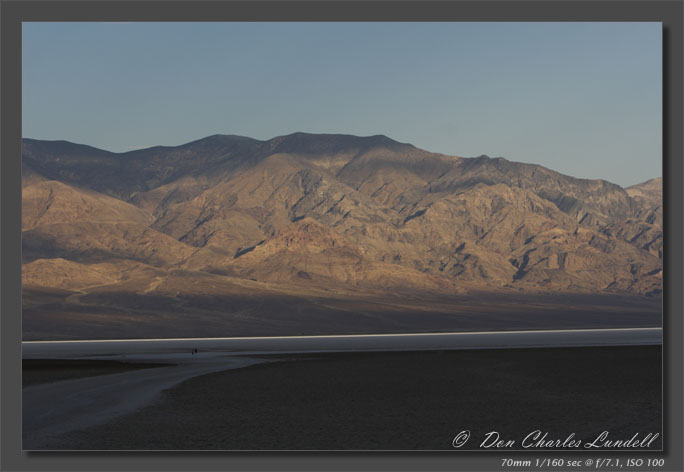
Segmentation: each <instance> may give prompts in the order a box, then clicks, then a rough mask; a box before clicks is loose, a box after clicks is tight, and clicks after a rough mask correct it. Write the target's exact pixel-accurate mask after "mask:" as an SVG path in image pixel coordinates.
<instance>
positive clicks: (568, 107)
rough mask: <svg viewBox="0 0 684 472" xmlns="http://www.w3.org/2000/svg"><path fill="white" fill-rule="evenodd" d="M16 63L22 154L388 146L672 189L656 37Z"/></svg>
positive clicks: (143, 51) (403, 28)
mask: <svg viewBox="0 0 684 472" xmlns="http://www.w3.org/2000/svg"><path fill="white" fill-rule="evenodd" d="M22 46H23V58H22V101H23V112H22V135H23V136H24V137H26V138H34V139H47V140H62V139H63V140H67V141H72V142H76V143H81V144H89V145H91V146H95V147H98V148H101V149H106V150H109V151H114V152H125V151H130V150H133V149H140V148H144V147H151V146H156V145H165V146H175V145H180V144H184V143H186V142H190V141H194V140H196V139H200V138H203V137H206V136H210V135H213V134H236V135H242V136H249V137H252V138H256V139H263V140H265V139H270V138H272V137H275V136H280V135H285V134H290V133H293V132H297V131H303V132H309V133H344V134H354V135H359V136H370V135H375V134H384V135H387V136H389V137H390V138H392V139H395V140H397V141H400V142H408V143H411V144H413V145H415V146H417V147H419V148H422V149H426V150H428V151H433V152H439V153H444V154H449V155H457V156H463V157H476V156H480V155H482V154H486V155H488V156H490V157H504V158H506V159H509V160H513V161H518V162H529V163H535V164H541V165H543V166H545V167H549V168H551V169H553V170H556V171H559V172H562V173H564V174H568V175H572V176H575V177H581V178H601V179H605V180H608V181H611V182H615V183H617V184H620V185H623V186H628V185H633V184H636V183H639V182H643V181H645V180H647V179H650V178H653V177H659V176H661V175H662V26H661V24H660V23H646V22H642V23H94V22H93V23H23V44H22Z"/></svg>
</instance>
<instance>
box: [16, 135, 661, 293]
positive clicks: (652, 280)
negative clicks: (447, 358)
mask: <svg viewBox="0 0 684 472" xmlns="http://www.w3.org/2000/svg"><path fill="white" fill-rule="evenodd" d="M22 166H23V223H22V224H23V253H22V256H23V259H24V263H25V277H24V284H25V287H28V288H30V289H31V290H75V288H74V287H76V286H78V287H88V281H87V280H86V279H87V277H91V276H92V279H93V281H97V282H98V284H97V285H98V286H100V287H103V288H101V290H105V291H109V292H112V291H120V292H126V291H131V290H133V291H134V292H135V291H136V290H137V291H138V292H145V293H146V294H154V293H162V292H163V291H164V290H165V287H166V289H168V290H171V289H170V288H169V287H171V286H172V285H174V283H172V282H171V281H172V280H176V279H177V278H178V277H180V275H179V274H183V277H185V278H187V277H191V275H192V274H197V277H200V275H201V276H202V277H210V279H211V280H213V281H214V282H215V283H218V284H219V285H221V284H228V285H230V286H231V287H233V288H234V289H235V290H236V291H237V292H236V293H239V291H240V289H239V288H237V287H239V286H244V284H247V285H249V284H254V283H264V284H267V287H268V290H271V289H272V290H276V291H278V290H281V288H279V287H288V288H287V289H286V290H288V291H291V292H293V293H296V292H297V291H298V290H301V291H303V292H306V291H310V290H325V291H328V292H330V291H333V292H340V293H341V292H342V291H344V290H372V291H376V292H378V293H383V292H384V293H393V292H396V291H397V290H401V291H404V292H406V291H414V292H416V293H418V292H421V293H422V292H425V293H438V294H445V295H449V294H457V293H467V292H469V291H473V290H481V291H486V292H492V293H494V292H497V293H498V292H501V293H509V292H510V293H520V292H522V293H595V294H600V293H604V294H605V293H624V294H640V295H658V294H659V293H660V292H661V290H662V256H663V254H662V179H660V178H657V179H652V180H649V181H647V182H644V183H643V184H640V185H636V186H632V187H629V188H627V189H623V188H622V187H620V186H618V185H616V184H612V183H610V182H607V181H605V180H587V179H577V178H574V177H570V176H566V175H563V174H560V173H557V172H554V171H552V170H550V169H546V168H544V167H541V166H538V165H532V164H522V163H517V162H511V161H508V160H506V159H503V158H489V157H487V156H480V157H476V158H464V157H458V156H447V155H443V154H436V153H431V152H428V151H425V150H421V149H418V148H416V147H414V146H412V145H410V144H406V143H399V142H397V141H394V140H392V139H390V138H388V137H386V136H381V135H377V136H370V137H358V136H350V135H335V134H328V135H317V134H306V133H295V134H292V135H287V136H280V137H277V138H273V139H271V140H267V141H260V140H255V139H251V138H246V137H241V136H232V135H214V136H210V137H207V138H204V139H200V140H198V141H194V142H191V143H188V144H184V145H182V146H177V147H164V146H158V147H152V148H148V149H142V150H136V151H131V152H126V153H111V152H107V151H103V150H99V149H96V148H93V147H90V146H84V145H79V144H74V143H69V142H66V141H39V140H32V139H24V141H23V148H22ZM79 267H81V269H79ZM79 270H82V271H83V274H90V275H87V276H86V275H83V276H79V277H76V278H75V279H74V280H75V281H74V283H65V282H63V281H60V275H59V274H63V275H64V277H72V276H73V274H75V273H77V272H78V271H79ZM68 274H72V275H68ZM202 274H203V275H202ZM132 280H136V284H137V288H135V287H134V288H132V287H130V286H129V285H127V284H130V283H132V282H131V281H132ZM198 280H199V279H198ZM241 281H244V282H241ZM235 284H237V285H235ZM141 287H142V288H141ZM264 287H266V286H264ZM138 289H139V290H138ZM264 289H265V288H264ZM283 289H284V288H283ZM83 290H86V292H88V290H91V289H88V288H84V289H83ZM98 290H100V289H98ZM193 290H196V289H193V288H192V284H188V285H187V286H186V287H182V286H181V287H178V286H175V285H174V288H173V290H172V291H173V293H174V294H175V295H174V296H182V295H183V293H184V292H187V293H188V294H190V293H192V291H193ZM225 290H228V289H227V288H226V289H225ZM230 290H233V289H230ZM250 290H251V289H250ZM65 296H66V295H65ZM86 299H87V296H86V298H84V300H86ZM79 300H80V299H79Z"/></svg>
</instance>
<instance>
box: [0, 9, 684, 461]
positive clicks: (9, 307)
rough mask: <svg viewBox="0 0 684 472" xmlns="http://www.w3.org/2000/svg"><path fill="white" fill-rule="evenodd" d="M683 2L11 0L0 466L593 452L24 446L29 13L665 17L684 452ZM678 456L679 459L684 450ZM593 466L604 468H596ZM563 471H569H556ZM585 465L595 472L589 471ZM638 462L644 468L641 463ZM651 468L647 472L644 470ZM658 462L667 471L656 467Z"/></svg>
mask: <svg viewBox="0 0 684 472" xmlns="http://www.w3.org/2000/svg"><path fill="white" fill-rule="evenodd" d="M683 6H684V3H683V2H682V1H681V0H670V1H641V0H607V1H592V2H587V1H581V0H579V1H568V0H559V1H553V0H551V1H517V0H505V1H500V0H492V1H489V0H485V1H426V2H418V1H393V0H387V1H368V2H360V1H320V2H319V1H317V2H314V1H288V0H281V1H250V2H247V1H238V2H230V1H186V0H180V1H169V0H158V1H154V0H152V1H130V0H121V1H114V0H105V1H91V0H86V1H60V0H55V1H44V0H42V1H31V0H29V1H25V0H24V1H17V0H12V1H2V2H1V3H0V13H1V18H2V19H1V24H0V48H1V52H0V57H1V60H2V66H1V69H0V71H1V74H2V76H1V78H0V103H1V104H2V109H1V111H0V215H2V222H1V223H0V230H1V231H0V232H1V236H0V265H1V272H0V284H1V292H0V310H1V314H0V337H1V340H0V372H1V374H2V375H1V379H0V387H1V393H0V420H1V421H0V423H1V425H0V441H1V443H0V470H3V471H4V470H71V471H79V470H169V471H177V470H197V471H199V470H226V469H231V470H293V471H294V470H299V471H307V470H393V471H404V470H423V471H432V470H452V471H453V470H456V469H464V470H472V471H476V470H500V469H502V467H501V459H502V458H503V457H510V458H513V459H515V460H524V459H534V458H537V457H539V458H549V457H551V458H553V457H563V458H564V459H566V460H569V459H573V458H576V459H586V458H587V457H589V455H588V452H571V451H567V452H566V451H557V450H556V451H544V450H535V451H533V452H527V451H525V452H517V451H487V452H488V453H486V454H482V453H481V451H449V450H447V451H441V452H423V451H410V452H409V451H401V452H396V453H394V452H393V453H388V452H372V451H369V452H325V453H317V452H306V453H303V452H288V453H280V452H258V453H257V452H237V451H235V452H191V453H190V452H171V451H169V452H135V451H131V452H21V409H20V408H19V405H20V401H21V382H20V378H21V377H20V371H21V317H20V314H21V216H20V215H21V22H22V21H426V22H430V21H469V22H475V21H657V22H662V24H663V155H664V158H663V201H664V203H663V209H664V224H663V230H664V254H665V258H664V260H663V274H664V278H663V280H664V286H663V306H664V319H663V345H664V351H665V352H664V356H663V369H664V378H663V395H664V404H663V410H664V414H663V421H664V430H663V439H664V443H663V449H664V453H663V452H656V451H653V452H644V451H621V452H615V451H610V452H608V451H605V452H603V453H599V452H597V453H596V454H602V455H603V456H604V457H606V456H607V457H624V458H631V457H634V458H644V459H646V458H665V466H664V467H659V468H657V470H663V471H670V470H672V471H676V470H683V468H684V461H683V458H682V452H681V451H677V450H675V449H676V448H677V445H679V444H682V443H684V441H683V439H684V435H683V432H682V403H681V400H680V399H681V398H682V397H683V389H682V375H683V368H682V352H683V351H682V344H683V341H684V331H683V329H682V327H683V323H682V322H683V316H682V313H683V311H682V301H683V298H682V292H683V290H682V288H681V287H683V286H684V280H683V277H682V267H683V264H682V261H683V259H682V240H683V239H682V214H683V213H684V212H683V210H682V209H683V205H682V203H683V198H682V195H683V194H682V182H683V181H684V172H683V171H682V169H683V167H682V156H684V152H683V146H682V130H683V129H684V124H683V119H682V105H683V100H682V88H681V86H680V84H682V83H683V74H682V58H683V56H684V54H683V52H682V44H683V43H684V41H683V36H682V23H683V12H684V8H683ZM677 454H679V455H677ZM591 469H592V470H594V469H593V468H591ZM556 470H559V469H557V468H556ZM577 470H588V468H585V467H581V468H577ZM632 470H634V469H632ZM640 470H646V469H640ZM654 470H656V468H654Z"/></svg>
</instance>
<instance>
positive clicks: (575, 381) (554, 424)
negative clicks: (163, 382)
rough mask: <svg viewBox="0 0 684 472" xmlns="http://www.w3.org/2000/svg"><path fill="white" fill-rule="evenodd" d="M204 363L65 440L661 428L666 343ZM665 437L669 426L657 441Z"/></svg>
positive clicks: (438, 443)
mask: <svg viewBox="0 0 684 472" xmlns="http://www.w3.org/2000/svg"><path fill="white" fill-rule="evenodd" d="M283 359H284V360H283V361H282V362H277V363H270V364H261V365H256V366H252V367H248V368H244V369H238V370H233V371H225V372H220V373H215V374H209V375H204V376H202V377H197V378H194V379H191V380H189V381H186V382H185V383H183V384H181V385H179V386H178V387H176V388H173V389H171V390H168V391H165V392H164V393H163V394H162V396H161V398H159V400H158V401H157V402H156V403H155V404H153V405H150V406H148V407H146V408H143V409H141V410H139V411H138V412H136V413H134V414H131V415H128V416H125V417H121V418H120V419H118V420H116V421H114V422H112V423H110V424H106V425H101V426H96V427H92V428H89V429H88V430H85V431H81V432H77V433H72V434H70V435H69V436H67V437H65V438H62V440H61V441H60V443H61V444H60V445H59V447H56V448H61V449H186V450H187V449H203V450H206V449H223V450H231V449H232V450H235V449H251V450H263V449H280V450H283V449H290V450H293V449H297V450H302V449H304V450H311V449H315V450H343V449H347V450H362V449H367V450H379V449H380V450H382V449H385V450H388V449H394V450H397V449H414V450H415V449H423V450H425V449H429V450H434V449H453V448H452V440H453V438H454V436H455V435H456V434H458V433H459V432H460V431H463V430H470V432H471V439H470V441H469V442H468V443H467V444H466V445H465V446H464V447H463V448H462V449H478V448H479V445H480V443H481V442H482V440H483V439H484V436H485V434H486V433H489V432H491V431H497V432H498V433H499V434H500V435H501V439H506V440H509V439H511V440H514V441H515V445H514V446H513V448H512V449H520V442H521V441H522V439H523V438H524V437H525V436H526V435H527V434H528V433H530V432H532V431H534V430H537V429H539V430H541V431H542V432H548V436H547V440H550V439H560V440H564V439H565V438H566V437H567V436H568V435H570V434H571V433H575V439H581V440H583V441H587V442H590V441H592V440H593V439H594V438H595V437H597V436H598V435H599V434H600V433H601V432H602V431H609V434H610V437H609V439H623V440H626V439H629V438H631V437H632V436H634V434H635V433H639V437H640V438H642V437H644V436H645V435H646V434H648V433H661V420H662V405H661V384H662V379H661V347H660V346H643V347H585V348H539V349H511V350H471V351H443V352H442V351H440V352H411V353H389V352H385V353H344V354H318V355H311V354H309V355H306V356H297V357H288V358H283ZM661 447H662V441H661V438H660V437H659V438H658V439H657V440H656V441H655V442H653V443H651V446H650V448H649V449H650V450H658V449H660V448H661Z"/></svg>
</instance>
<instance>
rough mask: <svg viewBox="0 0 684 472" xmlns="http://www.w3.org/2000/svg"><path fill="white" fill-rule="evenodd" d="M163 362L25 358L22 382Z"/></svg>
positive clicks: (143, 366) (149, 365)
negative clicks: (143, 362)
mask: <svg viewBox="0 0 684 472" xmlns="http://www.w3.org/2000/svg"><path fill="white" fill-rule="evenodd" d="M161 365H163V364H142V363H129V362H117V361H89V360H73V361H62V360H58V359H24V360H23V361H22V362H21V383H22V385H23V386H24V387H28V386H30V385H37V384H41V383H47V382H58V381H60V380H67V379H77V378H80V377H89V376H93V375H105V374H116V373H119V372H126V371H128V370H134V369H149V368H154V367H160V366H161Z"/></svg>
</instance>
